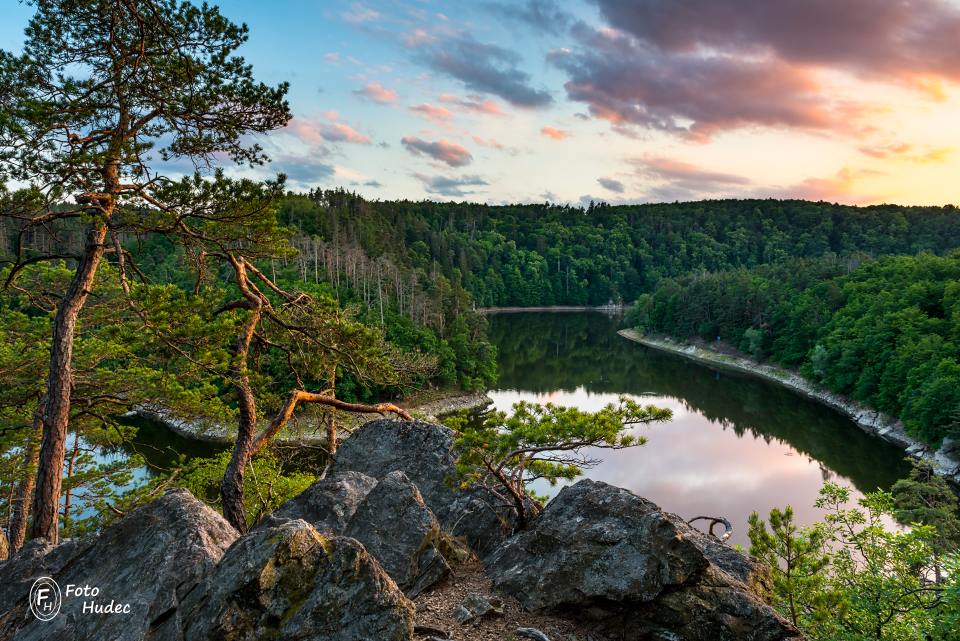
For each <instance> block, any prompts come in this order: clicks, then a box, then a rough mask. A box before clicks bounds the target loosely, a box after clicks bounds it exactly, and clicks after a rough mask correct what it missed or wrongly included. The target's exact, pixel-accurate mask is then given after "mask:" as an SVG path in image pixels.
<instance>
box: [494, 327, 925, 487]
mask: <svg viewBox="0 0 960 641" xmlns="http://www.w3.org/2000/svg"><path fill="white" fill-rule="evenodd" d="M617 328H618V320H617V319H609V318H607V317H606V316H604V315H602V314H596V313H567V314H559V313H554V314H550V313H521V314H502V315H496V316H492V317H491V318H490V338H491V341H492V342H493V343H494V344H495V345H496V346H497V348H498V358H499V367H500V377H499V382H498V387H500V388H502V389H516V390H521V391H526V392H534V393H545V392H552V391H556V390H561V391H568V392H570V391H573V390H575V389H577V388H578V387H584V388H585V389H586V390H587V391H589V392H594V393H612V394H617V393H627V394H635V395H642V394H653V395H656V396H669V397H672V398H676V399H679V400H680V401H681V402H682V403H683V405H684V406H685V407H686V408H687V409H689V410H691V411H695V412H698V413H699V414H702V415H703V416H705V417H706V418H707V419H708V420H709V421H710V422H711V423H714V424H717V425H719V426H720V427H721V428H722V429H732V430H733V431H734V432H735V433H736V434H737V436H741V437H742V436H743V435H744V434H746V433H748V432H749V433H750V434H753V435H755V436H758V437H760V438H763V439H764V440H765V441H766V442H768V443H770V442H771V441H773V440H774V439H775V440H777V441H781V442H785V443H787V444H789V445H790V446H791V447H793V448H794V449H796V450H797V451H799V452H801V453H803V454H806V455H808V456H809V457H811V458H813V459H815V460H817V461H818V462H820V464H821V465H820V468H821V472H822V474H823V475H824V478H825V479H826V478H828V475H829V474H830V473H831V470H832V471H834V472H836V473H837V474H840V475H842V476H845V477H847V478H849V479H851V480H852V481H853V483H854V484H855V485H856V487H857V489H859V490H861V491H872V490H875V489H876V488H878V487H882V488H889V487H890V485H892V484H893V482H894V481H896V480H897V479H898V478H901V477H902V476H905V475H906V472H907V469H908V466H907V464H906V463H904V461H903V453H902V452H901V451H900V450H899V449H898V448H897V447H895V446H894V445H891V444H889V443H886V442H884V441H882V440H880V439H878V438H875V437H871V436H869V435H868V434H866V433H865V432H863V431H862V430H860V429H859V428H858V427H857V426H856V425H854V424H853V422H852V421H850V420H848V419H846V418H845V417H843V416H842V415H840V414H838V413H837V412H834V411H833V410H831V409H829V408H826V407H823V406H821V405H819V404H818V403H815V402H813V401H808V400H806V399H803V398H802V397H800V396H797V395H796V394H793V393H792V392H789V391H787V390H785V389H783V388H780V387H778V386H776V385H773V384H770V383H767V382H765V381H761V380H758V379H753V378H750V377H747V376H741V375H736V374H731V373H726V372H723V373H721V372H718V371H715V370H711V369H709V368H707V367H704V366H702V365H698V364H696V363H693V362H691V361H688V360H686V359H683V358H679V357H676V356H672V355H669V354H664V353H662V352H657V351H655V350H651V349H648V348H645V347H643V346H641V345H637V344H636V343H631V342H630V341H627V340H626V339H623V338H621V337H620V336H618V335H617V334H616V330H617Z"/></svg>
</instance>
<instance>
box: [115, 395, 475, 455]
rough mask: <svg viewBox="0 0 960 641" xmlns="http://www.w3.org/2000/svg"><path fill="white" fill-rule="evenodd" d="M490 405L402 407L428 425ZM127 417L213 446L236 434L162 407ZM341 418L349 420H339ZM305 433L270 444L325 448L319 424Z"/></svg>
mask: <svg viewBox="0 0 960 641" xmlns="http://www.w3.org/2000/svg"><path fill="white" fill-rule="evenodd" d="M492 403H493V400H492V399H491V398H490V397H489V396H487V395H486V393H484V392H457V393H451V394H450V395H448V396H442V397H440V398H436V399H433V400H429V401H425V402H422V403H417V404H415V405H411V406H409V407H404V409H406V410H407V411H408V412H410V414H412V415H413V416H414V418H419V419H422V420H425V421H427V422H431V423H438V422H439V420H440V419H441V418H443V417H445V416H449V415H450V414H455V413H457V412H461V411H470V410H479V409H483V408H485V407H487V406H489V405H490V404H492ZM127 415H128V416H136V417H138V418H142V419H146V420H149V421H154V422H157V423H160V424H162V425H163V426H164V427H166V428H167V429H169V430H170V431H171V432H174V433H175V434H177V435H179V436H182V437H183V438H186V439H190V440H193V441H201V442H204V443H215V444H217V445H232V444H233V442H234V441H235V440H236V434H235V432H234V431H233V430H230V429H229V428H226V427H224V426H222V425H216V424H201V423H198V422H196V421H190V420H185V419H181V418H177V417H175V416H172V415H170V414H169V413H168V412H166V411H165V410H163V409H162V408H157V407H140V408H137V409H135V410H133V411H131V412H128V413H127ZM340 417H341V422H340V426H341V427H342V428H347V429H354V428H356V427H360V426H361V425H363V424H364V423H366V422H367V421H372V420H375V419H378V418H383V416H382V415H380V414H346V413H340ZM342 417H349V418H348V419H347V420H342ZM307 432H309V427H308V428H307V430H305V433H303V434H298V435H296V436H290V435H285V434H283V433H281V434H279V435H278V436H277V437H276V438H275V439H273V441H274V442H275V443H279V444H281V445H308V446H316V445H326V443H327V435H326V432H325V430H324V429H323V426H322V425H318V426H315V430H314V431H313V433H307ZM338 440H339V439H338Z"/></svg>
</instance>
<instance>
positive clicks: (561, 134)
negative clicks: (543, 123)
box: [540, 127, 573, 140]
mask: <svg viewBox="0 0 960 641" xmlns="http://www.w3.org/2000/svg"><path fill="white" fill-rule="evenodd" d="M540 133H542V134H543V135H544V136H546V137H547V138H552V139H554V140H565V139H567V138H569V137H570V136H572V135H573V134H571V133H570V132H569V131H567V130H566V129H557V128H556V127H544V128H543V129H541V130H540Z"/></svg>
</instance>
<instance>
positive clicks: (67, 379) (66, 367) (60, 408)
mask: <svg viewBox="0 0 960 641" xmlns="http://www.w3.org/2000/svg"><path fill="white" fill-rule="evenodd" d="M106 237H107V224H106V222H105V220H103V221H99V222H97V223H96V224H95V225H94V226H93V227H91V228H90V230H89V231H88V232H87V240H86V246H85V247H84V252H83V257H82V258H81V259H80V263H79V264H78V265H77V270H76V272H75V273H74V275H73V280H72V281H71V282H70V287H69V288H68V289H67V291H66V293H65V294H64V296H63V300H61V301H60V307H59V308H58V309H57V315H56V317H55V318H54V321H53V340H52V341H51V344H50V374H49V378H48V380H47V402H46V407H45V409H44V415H43V442H42V443H41V445H40V460H39V463H38V466H37V485H36V494H35V495H34V499H33V528H32V529H31V536H32V537H33V538H38V537H43V538H45V539H47V540H48V541H50V542H51V543H56V542H57V518H58V514H59V510H60V489H61V487H62V483H63V457H64V454H65V452H66V442H67V427H68V424H69V422H70V393H71V390H72V387H73V371H72V364H73V338H74V334H75V333H76V328H77V317H78V316H79V315H80V310H81V309H83V306H84V304H85V303H86V301H87V296H88V295H89V294H90V289H91V288H92V287H93V281H94V278H95V277H96V275H97V268H98V267H99V266H100V261H101V260H102V259H103V253H104V249H105V244H104V241H105V240H106Z"/></svg>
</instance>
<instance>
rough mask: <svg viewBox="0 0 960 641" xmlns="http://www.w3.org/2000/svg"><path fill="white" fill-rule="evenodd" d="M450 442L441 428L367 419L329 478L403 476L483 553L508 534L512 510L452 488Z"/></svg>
mask: <svg viewBox="0 0 960 641" xmlns="http://www.w3.org/2000/svg"><path fill="white" fill-rule="evenodd" d="M453 442H454V434H453V432H452V431H451V430H450V429H449V428H446V427H443V426H441V425H433V424H431V423H424V422H422V421H400V420H387V419H383V420H377V421H371V422H369V423H367V424H365V425H364V426H363V427H362V428H360V429H359V430H357V431H356V432H354V433H353V434H352V435H351V436H350V438H348V439H346V440H345V441H344V442H343V443H342V444H341V445H340V447H339V449H338V450H337V453H336V455H335V457H334V460H333V462H332V463H331V466H330V470H329V474H330V475H331V476H338V475H340V474H343V473H345V472H348V471H353V472H360V473H362V474H366V475H368V476H373V477H376V478H383V477H384V476H385V475H387V474H389V473H390V472H393V471H397V470H399V471H401V472H403V473H404V474H406V475H407V477H408V478H409V479H410V481H412V482H413V483H414V484H415V485H416V486H417V487H418V488H419V490H420V494H421V495H422V496H423V500H424V502H425V503H426V505H427V506H428V507H429V508H430V509H431V511H433V513H434V514H435V515H436V516H437V519H438V520H439V521H440V525H441V527H442V528H443V529H444V530H445V531H446V532H449V533H451V534H453V535H454V536H458V537H463V538H464V539H465V540H466V541H467V543H468V544H469V545H470V546H471V547H472V548H473V549H474V550H475V551H477V552H479V553H481V554H485V553H487V552H489V551H490V550H492V549H493V548H494V547H495V546H496V545H497V544H499V543H500V542H501V541H503V540H504V539H506V538H507V536H509V535H510V534H511V533H512V530H513V525H514V523H513V520H512V518H513V512H512V510H511V509H510V507H509V506H505V505H502V502H501V501H499V500H496V499H495V498H494V497H493V496H492V495H490V494H489V493H487V492H486V491H484V490H483V489H480V488H470V489H467V490H459V489H454V488H455V476H456V468H455V462H456V456H455V455H454V452H453V451H452V448H453Z"/></svg>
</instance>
